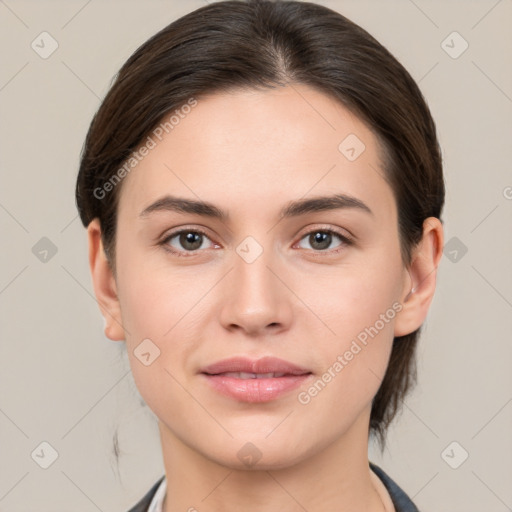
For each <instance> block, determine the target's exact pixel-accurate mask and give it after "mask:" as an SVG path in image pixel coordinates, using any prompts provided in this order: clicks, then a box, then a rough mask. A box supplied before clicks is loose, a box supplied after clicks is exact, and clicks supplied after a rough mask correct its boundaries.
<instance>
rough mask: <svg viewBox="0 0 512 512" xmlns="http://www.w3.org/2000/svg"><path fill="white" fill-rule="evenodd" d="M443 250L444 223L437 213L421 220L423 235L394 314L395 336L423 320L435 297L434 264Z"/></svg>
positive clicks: (415, 326)
mask: <svg viewBox="0 0 512 512" xmlns="http://www.w3.org/2000/svg"><path fill="white" fill-rule="evenodd" d="M442 254H443V226H442V224H441V221H440V220H439V219H437V218H436V217H429V218H427V219H425V221H424V222H423V236H422V238H421V240H420V242H419V243H418V245H417V246H416V247H415V248H414V250H413V254H412V258H411V264H410V266H409V267H408V268H407V269H406V272H407V273H408V277H407V278H406V279H405V280H404V282H405V284H404V288H403V290H402V301H401V303H402V310H401V311H400V313H399V314H398V315H397V317H396V321H395V332H394V334H395V336H405V335H406V334H410V333H411V332H414V331H415V330H416V329H418V328H419V327H420V326H421V324H423V322H424V320H425V318H426V317H427V313H428V310H429V307H430V304H431V302H432V299H433V297H434V291H435V288H436V278H437V267H438V265H439V261H440V259H441V256H442Z"/></svg>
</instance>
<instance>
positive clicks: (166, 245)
mask: <svg viewBox="0 0 512 512" xmlns="http://www.w3.org/2000/svg"><path fill="white" fill-rule="evenodd" d="M182 233H196V234H201V235H203V236H205V237H206V238H208V239H210V237H209V236H208V234H207V233H206V232H205V231H203V230H202V229H199V228H193V229H180V230H178V231H174V232H172V233H169V235H167V236H166V237H165V238H164V239H163V240H162V241H161V242H160V243H159V245H162V246H163V248H164V250H166V251H168V252H170V253H171V254H173V255H174V256H177V257H179V258H190V257H193V256H196V255H197V254H198V252H201V249H196V250H195V251H176V250H174V249H171V248H170V246H169V240H171V239H173V238H174V237H176V236H178V235H180V234H182ZM314 233H327V234H329V235H336V236H337V237H339V239H340V240H341V242H342V244H341V245H340V246H339V247H338V248H337V249H335V250H328V249H326V250H323V251H322V250H320V251H315V250H313V249H305V250H307V251H312V252H313V255H314V257H322V256H324V255H326V254H327V255H333V254H337V253H339V252H340V251H342V250H343V249H344V248H345V247H349V246H351V245H353V243H354V242H353V240H352V239H351V238H349V237H348V236H346V235H343V234H342V233H340V232H339V231H337V230H334V229H332V228H315V229H312V230H310V231H308V232H306V233H304V234H303V235H302V236H301V238H300V239H299V242H300V241H301V240H303V239H304V238H305V237H307V236H309V235H312V234H314ZM210 241H211V240H210ZM314 253H318V254H314Z"/></svg>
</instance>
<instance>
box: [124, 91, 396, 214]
mask: <svg viewBox="0 0 512 512" xmlns="http://www.w3.org/2000/svg"><path fill="white" fill-rule="evenodd" d="M185 112H186V113H185ZM169 119H170V116H168V117H167V118H164V120H163V121H164V122H165V121H166V120H167V121H168V120H169ZM156 130H157V131H155V130H154V131H153V133H152V134H150V138H151V142H150V143H149V145H150V146H151V149H150V150H149V151H148V152H147V154H146V155H145V156H144V157H143V158H141V160H140V161H139V163H138V164H137V165H136V166H135V168H134V169H133V170H132V171H131V172H130V173H128V174H127V176H126V177H125V178H124V181H123V187H122V193H121V197H120V201H119V216H120V217H121V216H122V215H129V216H130V217H135V216H136V215H138V214H139V213H140V212H141V211H142V210H143V209H144V208H145V207H147V206H148V205H149V203H151V202H153V201H155V200H156V199H158V198H159V197H161V196H163V195H165V194H166V193H167V194H172V195H180V196H183V197H188V198H191V199H203V200H207V201H209V202H212V203H215V204H220V205H222V207H223V209H227V210H230V211H231V210H232V209H233V210H237V209H242V210H246V211H247V212H248V213H250V210H253V211H255V210H257V209H259V210H261V207H262V206H263V205H264V206H265V207H266V208H270V209H271V208H272V205H274V204H275V209H276V211H277V210H279V209H281V207H282V204H283V203H285V202H287V201H288V200H291V199H297V198H300V197H303V196H306V195H313V196H314V195H325V194H332V193H338V192H339V193H346V194H349V195H352V196H355V197H358V198H360V199H361V200H363V201H364V202H370V203H372V204H374V206H375V207H377V211H378V210H379V209H380V210H381V213H388V214H391V215H392V214H393V209H394V201H393V194H392V191H391V189H390V188H389V185H388V183H387V182H386V181H385V180H384V179H383V176H384V170H383V168H382V162H381V159H380V148H379V146H378V142H377V139H376V137H375V135H374V134H373V133H372V132H371V130H370V129H369V128H368V127H367V126H366V125H365V124H364V123H363V122H362V121H361V120H360V119H359V118H357V117H356V116H355V115H354V114H353V113H351V112H350V111H349V110H348V109H346V108H345V107H344V106H343V105H342V104H341V103H339V102H338V101H336V100H334V99H333V98H331V97H329V96H327V95H325V94H322V93H321V92H319V91H317V90H315V89H311V88H309V87H307V86H303V85H293V86H291V85H289V86H286V87H279V88H276V89H265V90H244V91H233V92H229V93H217V94H212V95H210V96H207V97H203V98H200V99H198V100H197V104H195V106H193V107H192V108H190V109H186V111H183V112H182V113H181V115H180V116H175V117H174V119H173V122H172V123H169V124H168V125H167V127H166V126H165V125H163V124H162V125H160V127H156ZM148 141H149V139H148ZM226 205H227V206H226Z"/></svg>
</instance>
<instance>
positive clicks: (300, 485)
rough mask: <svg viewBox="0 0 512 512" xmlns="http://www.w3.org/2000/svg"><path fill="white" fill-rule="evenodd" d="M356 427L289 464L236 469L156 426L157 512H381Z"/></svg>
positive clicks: (362, 433)
mask: <svg viewBox="0 0 512 512" xmlns="http://www.w3.org/2000/svg"><path fill="white" fill-rule="evenodd" d="M357 423H359V424H357ZM357 423H356V424H354V425H353V426H352V428H351V429H350V430H349V431H347V432H346V433H345V435H343V436H342V437H341V438H338V439H337V440H336V441H334V442H332V443H330V444H327V445H325V446H324V447H323V448H322V449H320V450H318V451H316V452H315V453H314V454H312V455H310V456H308V454H303V455H302V457H301V458H300V459H299V460H298V461H296V462H295V463H290V464H286V465H284V467H283V465H281V466H279V465H277V464H273V465H269V466H263V465H262V464H261V463H258V464H256V465H255V466H253V467H251V468H243V469H241V468H240V464H238V465H236V464H235V463H233V464H231V465H224V464H221V463H219V462H218V461H215V460H212V459H211V458H207V457H206V456H205V455H204V454H202V453H199V452H198V451H197V450H195V449H194V447H191V446H188V445H187V444H185V443H184V442H183V441H182V440H181V439H179V438H178V437H177V436H176V435H175V434H174V433H173V432H172V431H171V430H169V429H168V428H167V427H166V426H165V425H164V424H163V423H162V422H159V430H160V438H161V443H162V449H163V458H164V466H165V473H166V478H167V494H166V499H165V502H164V507H163V511H164V512H178V511H190V512H199V511H201V510H209V511H211V512H221V511H222V512H238V511H240V510H244V512H256V511H258V512H262V511H264V512H278V511H279V512H299V511H300V512H304V511H305V510H307V511H308V512H320V511H322V512H323V511H325V510H335V511H337V512H358V511H360V510H366V511H368V512H384V510H385V509H384V505H383V504H382V500H381V498H380V496H379V494H378V492H377V491H376V489H375V487H374V484H373V483H372V479H371V476H370V472H371V470H370V467H369V463H368V430H367V427H366V428H361V427H364V425H368V418H367V417H366V416H365V415H363V416H362V417H361V418H360V419H359V420H358V422H357ZM318 441H319V444H320V443H321V440H318ZM262 461H263V459H262Z"/></svg>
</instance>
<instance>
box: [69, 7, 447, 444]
mask: <svg viewBox="0 0 512 512" xmlns="http://www.w3.org/2000/svg"><path fill="white" fill-rule="evenodd" d="M287 83H292V84H304V85H309V86H311V87H313V88H315V89H317V90H319V91H320V92H323V93H325V94H327V95H329V96H330V97H333V98H335V99H336V100H338V101H339V102H341V103H342V104H343V105H344V106H345V107H346V108H348V109H349V110H351V111H352V112H353V113H354V114H355V115H357V116H358V117H359V118H360V119H361V120H362V121H363V122H365V123H366V124H367V125H368V126H369V128H370V129H371V130H372V131H373V133H375V135H376V137H377V139H378V140H379V142H380V147H381V149H382V155H383V163H384V167H385V171H386V179H387V180H388V182H389V183H390V186H391V188H392V190H393V193H394V196H395V199H396V203H397V209H398V216H399V221H398V222H399V226H398V229H399V234H400V241H401V249H402V258H403V261H404V264H405V265H408V264H410V258H411V250H412V248H413V247H414V246H415V245H416V244H417V243H418V242H419V240H420V239H421V236H422V227H423V221H424V219H426V218H427V217H430V216H432V217H437V218H440V216H441V211H442V207H443V203H444V182H443V173H442V158H441V151H440V147H439V144H438V141H437V135H436V128H435V124H434V121H433V120H432V117H431V114H430V111H429V108H428V106H427V104H426V101H425V99H424V98H423V96H422V94H421V92H420V90H419V88H418V86H417V85H416V83H415V82H414V80H413V79H412V78H411V76H410V75H409V73H408V72H407V71H406V70H405V69H404V67H403V66H402V65H401V64H400V63H399V62H398V61H397V60H396V59H395V58H394V57H393V56H392V55H391V54H390V53H389V51H388V50H386V48H384V47H383V46H382V45H381V44H380V43H379V42H378V41H376V40H375V39H374V38H373V37H372V36H371V35H370V34H368V32H366V31H365V30H363V29H362V28H361V27H359V26H358V25H356V24H355V23H353V22H351V21H350V20H348V19H347V18H345V17H344V16H342V15H341V14H339V13H337V12H335V11H333V10H331V9H328V8H326V7H323V6H320V5H318V4H313V3H308V2H298V1H271V0H245V1H244V0H241V1H237V0H235V1H223V2H216V3H212V4H210V5H207V6H205V7H202V8H200V9H197V10H195V11H193V12H191V13H189V14H187V15H185V16H183V17H181V18H180V19H178V20H176V21H174V22H173V23H171V24H170V25H168V26H167V27H165V28H164V29H162V30H161V31H160V32H158V33H157V34H155V35H154V36H153V37H151V38H150V39H149V40H148V41H146V42H145V43H144V44H142V45H141V46H140V47H139V48H138V49H137V50H136V51H135V53H134V54H133V55H132V56H131V57H130V58H129V59H128V60H127V62H126V63H125V64H124V65H123V67H122V68H121V69H120V71H119V73H118V75H117V77H116V80H115V81H114V83H113V85H112V87H111V89H110V91H109V92H108V94H107V95H106V97H105V99H104V100H103V102H102V104H101V106H100V108H99V109H98V111H97V113H96V114H95V116H94V118H93V120H92V123H91V126H90V128H89V131H88V134H87V137H86V140H85V144H84V147H83V150H82V155H81V163H80V170H79V174H78V179H77V184H76V202H77V207H78V211H79V213H80V217H81V219H82V222H83V224H84V226H87V225H88V224H89V222H90V221H91V220H92V219H94V218H96V217H98V218H99V220H100V224H101V228H102V241H103V245H104V247H105V252H106V254H107V257H108V258H109V262H110V264H111V266H112V269H113V271H114V273H115V232H116V221H117V216H116V213H117V203H118V198H119V194H120V192H121V188H122V183H119V184H117V186H114V187H109V189H110V188H111V190H109V194H107V195H106V197H101V196H105V194H103V192H104V191H105V190H106V189H105V187H104V184H105V183H106V182H107V181H108V180H109V179H111V178H112V176H114V175H115V174H116V172H118V171H119V169H120V168H121V166H122V165H123V164H124V163H125V162H126V161H127V159H128V158H129V157H130V156H131V154H132V153H133V152H134V151H136V150H137V148H138V147H140V146H141V144H142V143H143V142H144V141H145V139H146V137H147V136H148V135H149V134H150V133H151V131H152V130H153V129H154V128H155V127H156V126H158V125H159V124H160V122H161V120H162V119H163V117H164V116H165V115H169V113H170V112H171V111H174V110H177V109H179V108H181V107H182V106H183V105H185V104H187V101H188V100H189V99H190V98H192V97H193V98H196V99H200V98H201V97H202V96H205V95H210V94H212V93H215V92H220V91H232V90H235V89H240V88H271V87H276V86H282V85H286V84H287ZM98 190H102V191H103V192H102V194H101V195H100V194H98V192H97V191H98ZM99 196H100V197H99ZM418 334H419V329H418V330H417V331H415V332H413V333H411V334H408V335H406V336H401V337H396V338H395V339H394V341H393V349H392V353H391V356H390V361H389V364H388V368H387V372H386V375H385V376H384V379H383V381H382V384H381V386H380V388H379V391H378V392H377V394H376V396H375V397H374V400H373V403H372V411H371V417H370V433H372V432H373V433H374V434H376V435H377V437H378V441H379V443H380V446H381V449H382V450H383V449H384V446H385V433H386V430H387V427H388V426H389V424H390V423H391V421H392V420H393V418H394V417H395V415H396V413H397V412H398V410H399V409H400V406H401V401H402V400H403V398H404V397H405V395H406V393H407V392H408V390H409V389H410V388H411V387H412V386H413V385H414V384H415V383H416V362H415V357H414V356H415V349H416V345H417V339H418Z"/></svg>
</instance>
